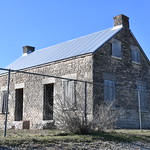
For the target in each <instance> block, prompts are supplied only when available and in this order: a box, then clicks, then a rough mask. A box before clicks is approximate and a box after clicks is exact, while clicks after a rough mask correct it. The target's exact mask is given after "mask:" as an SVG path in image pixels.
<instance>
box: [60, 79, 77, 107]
mask: <svg viewBox="0 0 150 150" xmlns="http://www.w3.org/2000/svg"><path fill="white" fill-rule="evenodd" d="M62 88H63V106H64V109H76V92H75V89H76V88H75V81H72V80H71V81H70V80H64V81H62ZM70 94H71V95H70Z"/></svg>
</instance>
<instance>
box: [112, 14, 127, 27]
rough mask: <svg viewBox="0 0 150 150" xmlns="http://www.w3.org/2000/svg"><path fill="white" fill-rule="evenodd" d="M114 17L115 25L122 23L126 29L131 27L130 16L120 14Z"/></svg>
mask: <svg viewBox="0 0 150 150" xmlns="http://www.w3.org/2000/svg"><path fill="white" fill-rule="evenodd" d="M113 19H114V26H119V25H122V26H123V28H125V29H129V28H130V26H129V17H127V16H125V15H123V14H120V15H118V16H115V17H113Z"/></svg>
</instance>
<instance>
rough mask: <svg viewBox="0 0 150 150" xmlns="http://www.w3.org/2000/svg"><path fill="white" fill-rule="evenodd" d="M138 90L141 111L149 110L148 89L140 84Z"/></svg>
mask: <svg viewBox="0 0 150 150" xmlns="http://www.w3.org/2000/svg"><path fill="white" fill-rule="evenodd" d="M137 90H138V91H139V95H138V96H139V101H140V107H141V111H147V91H146V87H145V86H141V85H138V86H137Z"/></svg>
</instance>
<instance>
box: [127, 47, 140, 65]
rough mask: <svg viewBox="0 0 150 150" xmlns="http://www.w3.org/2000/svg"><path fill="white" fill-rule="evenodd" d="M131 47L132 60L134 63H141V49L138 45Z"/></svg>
mask: <svg viewBox="0 0 150 150" xmlns="http://www.w3.org/2000/svg"><path fill="white" fill-rule="evenodd" d="M130 49H131V61H132V62H133V63H137V64H140V63H141V55H140V50H139V48H138V47H137V46H133V45H131V46H130Z"/></svg>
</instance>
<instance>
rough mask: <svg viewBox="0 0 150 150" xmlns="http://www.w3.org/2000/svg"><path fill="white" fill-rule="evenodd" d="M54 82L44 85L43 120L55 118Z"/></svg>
mask: <svg viewBox="0 0 150 150" xmlns="http://www.w3.org/2000/svg"><path fill="white" fill-rule="evenodd" d="M53 92H54V84H45V85H44V104H43V120H53Z"/></svg>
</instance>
